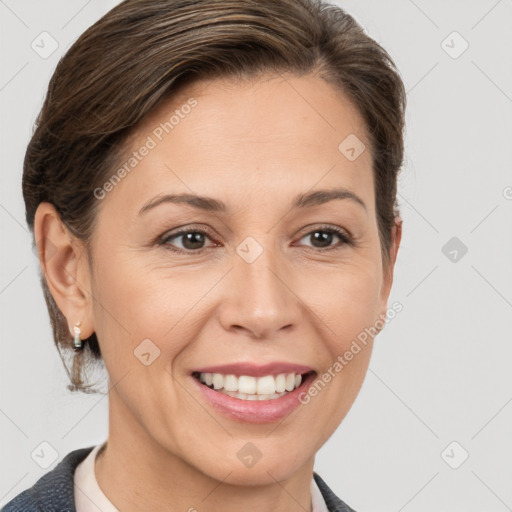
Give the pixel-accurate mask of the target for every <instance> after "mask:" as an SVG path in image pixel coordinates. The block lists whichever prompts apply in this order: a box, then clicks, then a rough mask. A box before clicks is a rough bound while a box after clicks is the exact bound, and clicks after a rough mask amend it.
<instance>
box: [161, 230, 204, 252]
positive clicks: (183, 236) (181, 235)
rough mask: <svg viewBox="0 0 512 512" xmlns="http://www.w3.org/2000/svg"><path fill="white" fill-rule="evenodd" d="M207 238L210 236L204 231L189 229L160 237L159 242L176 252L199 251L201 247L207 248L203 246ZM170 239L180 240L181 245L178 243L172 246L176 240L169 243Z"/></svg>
mask: <svg viewBox="0 0 512 512" xmlns="http://www.w3.org/2000/svg"><path fill="white" fill-rule="evenodd" d="M207 238H210V237H209V235H208V233H206V232H205V231H202V230H198V229H194V230H192V229H190V230H184V231H179V232H178V233H174V234H172V235H168V236H165V237H164V238H162V240H161V241H160V242H159V244H160V245H163V246H164V247H166V248H168V249H170V250H172V251H176V252H189V251H190V252H200V251H201V250H202V249H205V248H207V247H205V246H204V244H205V241H206V239H207ZM171 240H178V241H180V243H181V247H180V246H179V245H178V246H177V247H175V248H174V247H173V246H176V242H172V243H171Z"/></svg>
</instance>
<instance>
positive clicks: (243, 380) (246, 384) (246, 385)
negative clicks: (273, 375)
mask: <svg viewBox="0 0 512 512" xmlns="http://www.w3.org/2000/svg"><path fill="white" fill-rule="evenodd" d="M238 391H240V393H245V394H246V395H254V394H255V393H256V379H255V378H254V377H248V376H247V375H241V376H240V377H238Z"/></svg>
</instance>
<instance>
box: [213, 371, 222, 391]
mask: <svg viewBox="0 0 512 512" xmlns="http://www.w3.org/2000/svg"><path fill="white" fill-rule="evenodd" d="M223 387H224V377H223V376H222V375H221V374H220V373H214V374H213V389H222V388H223Z"/></svg>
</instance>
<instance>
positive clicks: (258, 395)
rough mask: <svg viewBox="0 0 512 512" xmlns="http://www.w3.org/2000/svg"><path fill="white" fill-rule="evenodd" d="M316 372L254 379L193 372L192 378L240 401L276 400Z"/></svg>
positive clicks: (283, 374)
mask: <svg viewBox="0 0 512 512" xmlns="http://www.w3.org/2000/svg"><path fill="white" fill-rule="evenodd" d="M313 373H315V372H313V371H311V372H307V373H303V374H300V373H293V372H292V373H280V374H277V375H264V376H261V377H253V376H250V375H240V376H236V375H231V374H222V373H202V372H193V373H192V376H193V377H194V378H196V379H197V380H198V381H199V382H200V383H201V384H202V385H204V386H206V387H208V388H210V389H212V390H214V391H217V392H219V393H222V394H224V395H228V396H231V397H233V398H238V399H239V400H275V399H276V398H281V397H282V396H285V395H287V394H289V393H291V392H292V391H294V390H296V389H297V388H299V387H300V386H301V384H302V383H303V382H304V381H305V380H306V378H307V377H308V376H309V375H311V374H313Z"/></svg>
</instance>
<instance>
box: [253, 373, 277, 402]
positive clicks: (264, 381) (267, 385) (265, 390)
mask: <svg viewBox="0 0 512 512" xmlns="http://www.w3.org/2000/svg"><path fill="white" fill-rule="evenodd" d="M257 389H258V395H273V394H274V393H275V392H276V381H275V380H274V377H272V375H267V376H266V377H260V378H259V379H258V388H257ZM260 400H261V398H260Z"/></svg>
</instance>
